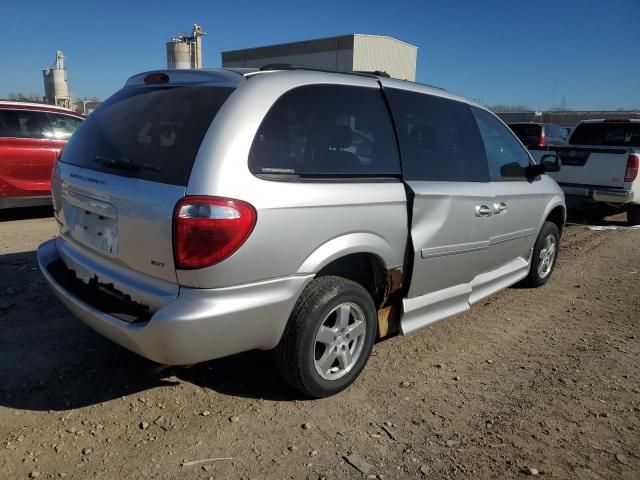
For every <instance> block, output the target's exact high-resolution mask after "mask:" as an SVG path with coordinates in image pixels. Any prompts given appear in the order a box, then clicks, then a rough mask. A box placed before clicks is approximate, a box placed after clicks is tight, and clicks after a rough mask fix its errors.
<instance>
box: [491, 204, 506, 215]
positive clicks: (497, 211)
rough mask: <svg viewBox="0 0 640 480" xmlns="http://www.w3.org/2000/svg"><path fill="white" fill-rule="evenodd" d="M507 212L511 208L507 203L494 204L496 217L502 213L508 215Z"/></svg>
mask: <svg viewBox="0 0 640 480" xmlns="http://www.w3.org/2000/svg"><path fill="white" fill-rule="evenodd" d="M507 210H509V207H508V206H507V204H506V203H505V202H500V203H494V204H493V213H495V214H496V215H499V214H501V213H507Z"/></svg>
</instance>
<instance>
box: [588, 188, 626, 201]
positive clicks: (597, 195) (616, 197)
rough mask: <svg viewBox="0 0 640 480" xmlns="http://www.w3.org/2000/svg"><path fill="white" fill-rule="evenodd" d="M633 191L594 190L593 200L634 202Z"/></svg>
mask: <svg viewBox="0 0 640 480" xmlns="http://www.w3.org/2000/svg"><path fill="white" fill-rule="evenodd" d="M633 197H634V195H633V192H632V191H630V190H608V189H599V190H594V191H593V200H594V201H596V202H605V203H631V202H633V199H634V198H633Z"/></svg>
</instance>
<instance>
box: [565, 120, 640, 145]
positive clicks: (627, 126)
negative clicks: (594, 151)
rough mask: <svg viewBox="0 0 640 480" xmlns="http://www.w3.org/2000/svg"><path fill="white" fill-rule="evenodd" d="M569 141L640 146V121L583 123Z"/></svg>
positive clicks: (575, 143)
mask: <svg viewBox="0 0 640 480" xmlns="http://www.w3.org/2000/svg"><path fill="white" fill-rule="evenodd" d="M569 143H570V144H572V145H605V146H608V147H640V123H631V122H628V123H625V122H611V123H583V124H580V125H578V126H577V127H576V129H575V130H574V131H573V135H571V139H570V140H569Z"/></svg>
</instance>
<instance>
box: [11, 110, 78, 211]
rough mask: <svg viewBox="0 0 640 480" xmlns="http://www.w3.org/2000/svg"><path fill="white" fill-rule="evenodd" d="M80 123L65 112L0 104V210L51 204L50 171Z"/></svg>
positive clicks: (69, 113)
mask: <svg viewBox="0 0 640 480" xmlns="http://www.w3.org/2000/svg"><path fill="white" fill-rule="evenodd" d="M83 120H84V116H83V115H82V114H79V113H76V112H74V111H72V110H68V109H66V108H59V107H54V106H53V105H44V104H38V103H24V102H8V101H2V100H0V209H2V208H13V207H30V206H35V205H50V204H51V184H50V179H51V169H52V168H53V163H54V162H55V160H56V158H57V157H58V155H59V154H60V151H61V150H62V148H63V147H64V146H65V144H66V143H67V140H68V139H69V137H71V135H72V134H73V132H74V131H75V130H76V128H78V126H79V125H80V123H82V121H83Z"/></svg>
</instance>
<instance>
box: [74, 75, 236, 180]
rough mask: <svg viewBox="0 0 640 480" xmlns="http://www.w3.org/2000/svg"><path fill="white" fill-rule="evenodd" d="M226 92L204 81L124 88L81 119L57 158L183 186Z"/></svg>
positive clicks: (226, 94) (88, 166)
mask: <svg viewBox="0 0 640 480" xmlns="http://www.w3.org/2000/svg"><path fill="white" fill-rule="evenodd" d="M232 91H233V89H231V88H221V87H209V86H207V87H203V86H188V87H184V86H173V87H172V86H169V87H166V86H165V87H154V88H150V87H139V88H124V89H122V90H120V91H119V92H118V93H116V94H115V95H113V96H112V97H111V98H109V99H108V100H107V101H106V102H104V103H103V104H102V105H101V106H100V107H99V108H98V109H97V110H96V111H95V112H93V113H92V114H91V115H89V117H88V118H87V119H86V120H85V121H84V122H83V123H82V125H81V126H80V127H79V128H78V130H77V132H76V133H75V134H74V135H73V136H72V137H71V140H70V141H69V143H68V145H67V147H66V148H65V150H64V154H63V157H62V161H63V162H65V163H70V164H73V165H77V166H80V167H84V168H89V169H92V170H99V171H103V172H107V173H111V174H116V175H122V176H127V177H135V178H140V179H142V180H150V181H154V182H160V183H167V184H172V185H181V186H186V185H187V182H188V181H189V176H190V174H191V168H192V167H193V162H194V161H195V157H196V155H197V153H198V149H199V148H200V143H201V142H202V139H203V138H204V135H205V133H206V132H207V129H208V128H209V125H211V122H212V120H213V118H214V117H215V115H216V113H217V112H218V110H219V109H220V107H221V106H222V104H223V103H224V101H225V100H226V99H227V98H228V97H229V95H230V94H231V92H232Z"/></svg>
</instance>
